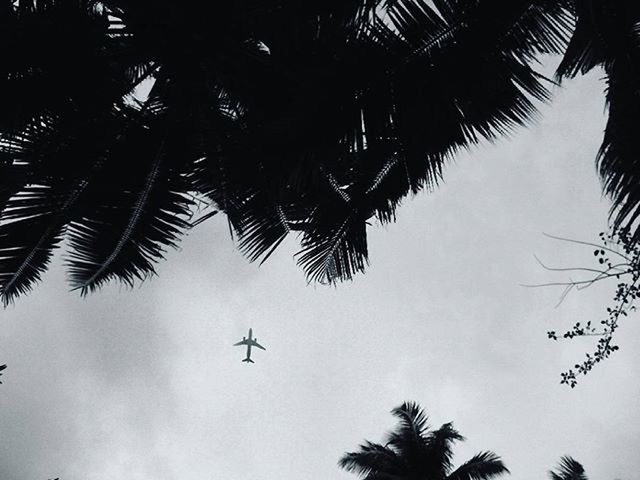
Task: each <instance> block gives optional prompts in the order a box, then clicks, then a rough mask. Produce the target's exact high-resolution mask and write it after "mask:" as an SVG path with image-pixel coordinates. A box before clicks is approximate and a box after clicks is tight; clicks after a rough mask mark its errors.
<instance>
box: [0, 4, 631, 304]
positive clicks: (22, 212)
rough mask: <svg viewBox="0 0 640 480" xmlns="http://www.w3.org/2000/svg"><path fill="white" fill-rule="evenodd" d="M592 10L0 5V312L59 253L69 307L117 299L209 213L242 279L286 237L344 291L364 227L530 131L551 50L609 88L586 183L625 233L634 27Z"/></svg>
mask: <svg viewBox="0 0 640 480" xmlns="http://www.w3.org/2000/svg"><path fill="white" fill-rule="evenodd" d="M601 3H602V4H603V5H604V3H607V2H604V3H603V2H601V1H600V2H596V1H595V0H593V1H586V0H511V1H509V2H500V1H497V0H433V1H427V0H308V1H305V2H298V1H293V0H260V1H258V0H237V1H234V2H223V1H216V2H212V1H210V0H209V1H204V0H189V1H182V2H177V1H175V0H153V1H152V0H135V1H134V0H103V1H98V0H29V1H27V0H19V1H18V2H14V1H13V0H0V54H1V55H2V58H3V62H2V65H0V100H1V102H0V104H1V105H2V110H0V209H1V213H0V296H2V298H3V300H4V302H5V303H7V302H10V301H12V300H13V299H14V298H15V297H16V296H18V295H20V294H22V293H25V292H27V291H29V290H30V289H31V288H32V287H33V286H34V284H35V283H36V282H37V281H38V280H39V278H40V276H41V275H42V273H43V272H44V271H45V270H46V268H47V266H48V264H49V261H50V258H51V256H52V254H53V251H54V249H55V248H56V247H57V246H59V245H60V244H61V243H63V241H66V244H67V245H68V248H69V249H70V252H69V255H67V257H66V260H65V262H66V265H67V268H68V271H69V280H70V282H71V285H72V287H73V288H77V289H79V290H80V291H81V292H82V293H87V292H90V291H92V290H95V289H96V288H99V287H100V286H101V285H103V284H104V283H105V282H108V281H110V280H112V279H119V280H121V281H124V282H125V283H128V284H132V283H133V282H134V281H135V280H136V279H144V278H146V277H147V276H149V275H152V274H153V273H154V265H155V263H156V262H157V261H158V260H159V259H160V258H162V256H163V252H164V249H165V248H166V247H167V246H172V245H176V243H177V242H178V240H179V238H180V236H181V235H182V233H183V232H184V231H185V230H187V229H189V228H192V227H193V226H194V225H195V224H197V223H198V222H199V220H204V219H207V218H209V217H210V216H212V215H213V214H214V213H216V212H221V213H223V214H224V215H225V216H226V217H227V219H228V221H229V224H230V227H231V229H232V231H233V232H234V233H235V234H236V235H237V237H238V247H239V248H240V249H241V250H242V251H243V252H244V253H245V254H246V255H247V256H248V258H249V259H250V260H260V261H264V260H265V259H266V258H268V257H269V255H270V254H271V253H272V252H273V251H274V249H275V248H276V247H277V246H278V245H279V244H280V243H281V242H282V240H283V239H284V238H285V237H286V236H287V235H288V234H289V233H291V232H296V233H298V234H299V235H300V243H301V251H300V252H299V254H298V255H297V259H298V263H299V264H300V265H301V266H302V267H303V269H304V270H305V272H306V274H307V276H308V278H309V280H311V281H319V282H335V281H339V280H345V279H350V278H351V277H352V276H353V275H354V274H355V273H356V272H360V271H363V270H364V268H365V266H366V264H367V262H368V253H367V236H366V232H367V228H368V225H369V223H370V222H371V221H372V220H377V221H379V222H381V223H385V222H390V221H392V220H393V219H394V218H395V211H396V209H397V208H398V206H399V205H400V203H401V201H402V200H403V199H404V198H405V197H406V196H407V195H408V194H410V193H412V192H418V191H420V190H422V189H432V188H434V187H435V186H436V185H437V184H438V182H439V181H440V180H441V177H442V169H443V166H444V164H445V163H446V161H447V160H448V159H449V158H451V157H452V156H453V155H455V154H456V152H458V151H459V150H461V149H466V148H470V147H471V146H473V145H474V144H476V143H478V142H479V141H481V140H483V139H484V140H487V139H488V140H494V139H497V138H499V137H500V136H502V135H504V134H505V133H508V132H511V131H512V130H513V129H514V128H516V127H519V126H523V125H526V124H527V123H528V122H529V121H530V120H531V118H532V117H533V116H534V115H535V112H536V102H540V101H544V100H547V99H548V98H549V92H548V90H547V88H546V84H548V83H549V81H548V79H545V78H543V77H542V76H541V75H539V74H538V73H536V72H535V70H534V69H533V68H532V65H534V64H535V62H536V61H537V58H538V56H539V55H541V54H549V53H552V54H560V53H563V52H565V49H566V54H565V60H564V61H563V63H562V65H561V67H560V69H559V71H558V75H559V77H561V78H563V77H568V76H572V75H574V74H575V73H576V72H579V71H580V72H581V71H587V70H589V69H590V68H593V67H594V66H596V65H604V66H605V70H606V72H607V74H608V76H609V79H610V80H611V81H610V86H609V92H608V98H609V100H610V103H611V119H610V122H613V123H612V126H611V128H608V130H607V134H606V136H605V144H606V147H603V152H602V154H601V160H600V165H601V173H602V175H603V177H604V178H605V184H606V186H607V189H608V191H609V192H610V193H611V194H612V195H613V197H614V201H615V204H616V205H617V206H618V207H619V215H618V217H617V218H619V219H620V221H632V220H634V219H635V213H634V212H635V208H636V206H637V205H638V204H640V194H638V195H635V193H633V192H634V189H633V185H634V175H635V172H636V169H635V167H634V165H635V163H634V162H635V157H633V155H632V153H633V149H632V144H631V139H632V138H634V137H633V135H632V133H633V131H632V130H633V129H634V128H635V125H637V122H635V118H634V117H633V115H632V114H633V113H634V111H635V110H633V105H635V103H633V102H634V101H635V102H637V98H638V96H633V95H632V93H633V92H632V91H631V90H632V86H633V85H635V84H634V83H633V82H634V80H633V72H635V71H636V70H634V69H633V68H632V65H631V64H630V63H629V62H632V61H633V59H634V58H635V57H634V56H633V53H634V52H635V50H634V48H635V47H637V45H638V42H636V41H635V40H637V33H638V31H637V28H636V25H637V24H638V22H637V20H640V17H638V15H637V14H638V12H637V10H638V9H637V7H635V6H634V5H633V2H632V1H631V0H628V1H621V2H615V5H613V6H611V5H608V6H606V8H605V7H602V6H600V4H601ZM592 4H593V5H595V6H593V5H592ZM599 8H600V9H601V10H602V9H604V10H606V12H605V13H606V15H605V16H600V13H599V12H600V10H598V9H599ZM622 17H623V18H622ZM607 19H608V20H607ZM594 22H595V23H594ZM574 24H575V28H574ZM625 32H626V33H625ZM620 37H623V38H622V39H621V38H620ZM567 45H568V47H567ZM596 47H597V48H596ZM620 49H626V50H624V53H619V52H620V51H621V50H620ZM614 57H615V59H616V61H615V62H614V63H611V62H610V60H611V59H612V58H614ZM627 96H633V98H632V99H631V100H633V101H631V103H628V102H627V103H625V101H624V99H625V98H626V97H627ZM614 124H624V125H626V126H627V127H625V128H626V130H624V131H622V130H617V129H614V128H613V126H614ZM625 132H626V133H625ZM201 201H204V202H206V203H207V204H208V205H209V213H207V214H205V215H203V216H202V217H201V218H200V219H198V220H195V219H194V218H191V215H192V213H193V211H194V203H198V202H201Z"/></svg>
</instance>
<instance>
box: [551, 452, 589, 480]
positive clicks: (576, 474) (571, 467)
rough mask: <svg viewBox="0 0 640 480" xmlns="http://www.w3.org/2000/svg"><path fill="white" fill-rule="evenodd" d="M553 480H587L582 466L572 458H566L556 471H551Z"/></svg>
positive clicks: (561, 461)
mask: <svg viewBox="0 0 640 480" xmlns="http://www.w3.org/2000/svg"><path fill="white" fill-rule="evenodd" d="M549 477H551V480H587V475H586V474H585V473H584V468H583V467H582V465H581V464H580V463H579V462H577V461H576V460H574V459H573V458H571V457H568V456H564V457H562V458H561V459H560V463H559V464H558V466H557V467H556V469H555V471H554V470H550V471H549Z"/></svg>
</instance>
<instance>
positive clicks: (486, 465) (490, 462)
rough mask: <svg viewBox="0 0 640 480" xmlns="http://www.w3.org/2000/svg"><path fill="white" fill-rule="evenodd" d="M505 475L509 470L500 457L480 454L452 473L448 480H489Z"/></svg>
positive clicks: (488, 453) (489, 453) (490, 453)
mask: <svg viewBox="0 0 640 480" xmlns="http://www.w3.org/2000/svg"><path fill="white" fill-rule="evenodd" d="M505 473H509V470H508V469H507V467H505V465H504V463H502V460H501V459H500V457H499V456H498V455H496V454H495V453H493V452H480V453H477V454H475V455H474V456H473V457H472V458H471V459H470V460H467V461H466V462H465V463H463V464H462V465H460V466H459V467H458V468H456V469H455V470H454V471H453V472H451V473H450V474H449V475H448V476H447V480H488V479H490V478H494V477H498V476H500V475H504V474H505Z"/></svg>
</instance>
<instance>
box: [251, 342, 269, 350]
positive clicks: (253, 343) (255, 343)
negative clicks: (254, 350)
mask: <svg viewBox="0 0 640 480" xmlns="http://www.w3.org/2000/svg"><path fill="white" fill-rule="evenodd" d="M251 345H252V346H254V347H258V348H261V349H262V350H266V348H264V347H263V346H262V345H260V344H259V343H258V342H256V341H255V340H251Z"/></svg>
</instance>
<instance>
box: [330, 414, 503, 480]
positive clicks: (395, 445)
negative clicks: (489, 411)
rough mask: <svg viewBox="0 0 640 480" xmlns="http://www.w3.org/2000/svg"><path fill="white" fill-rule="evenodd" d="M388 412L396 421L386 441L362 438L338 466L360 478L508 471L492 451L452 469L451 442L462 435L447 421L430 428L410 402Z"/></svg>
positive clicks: (454, 479)
mask: <svg viewBox="0 0 640 480" xmlns="http://www.w3.org/2000/svg"><path fill="white" fill-rule="evenodd" d="M391 413H392V414H393V415H394V416H395V417H397V418H398V420H399V425H398V426H397V428H396V429H395V430H394V431H392V432H391V433H389V435H388V437H387V443H386V444H385V445H380V444H377V443H372V442H365V443H364V444H363V445H361V446H360V450H359V451H357V452H353V453H346V454H345V455H344V456H343V457H342V458H341V459H340V461H339V463H338V464H339V465H340V467H342V468H344V469H345V470H347V471H349V472H354V473H357V474H358V475H359V476H360V477H362V478H363V479H364V480H428V479H432V478H440V479H443V480H485V479H490V478H494V477H498V476H500V475H503V474H505V473H509V470H507V468H506V467H505V466H504V464H503V463H502V461H501V460H500V457H498V456H497V455H496V454H495V453H492V452H480V453H477V454H476V455H474V456H473V457H472V458H471V459H470V460H468V461H467V462H465V463H463V464H462V465H460V466H459V467H458V468H455V469H454V468H453V464H452V457H453V452H452V446H453V443H454V442H456V441H461V440H464V437H463V436H462V435H460V434H459V433H458V432H457V431H456V430H455V429H454V428H453V425H452V424H451V423H446V424H444V425H442V426H441V427H440V428H438V429H437V430H431V429H430V428H429V426H428V425H427V417H426V415H425V413H424V411H423V410H422V408H420V406H419V405H418V404H416V403H411V402H406V403H404V404H402V405H401V406H400V407H397V408H394V409H393V410H392V411H391Z"/></svg>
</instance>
